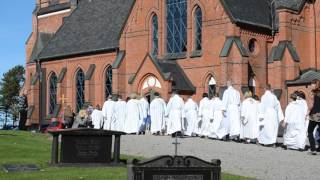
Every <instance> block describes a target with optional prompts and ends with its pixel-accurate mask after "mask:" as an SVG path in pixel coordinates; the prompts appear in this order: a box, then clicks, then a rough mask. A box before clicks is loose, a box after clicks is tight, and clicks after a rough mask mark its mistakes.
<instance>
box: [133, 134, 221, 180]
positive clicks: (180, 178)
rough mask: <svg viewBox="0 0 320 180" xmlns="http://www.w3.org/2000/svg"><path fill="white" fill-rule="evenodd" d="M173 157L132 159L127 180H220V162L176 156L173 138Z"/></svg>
mask: <svg viewBox="0 0 320 180" xmlns="http://www.w3.org/2000/svg"><path fill="white" fill-rule="evenodd" d="M172 144H174V145H175V155H174V156H169V155H166V156H158V157H155V158H152V159H150V160H146V161H142V162H140V161H139V160H137V159H134V160H133V161H132V162H131V163H130V164H129V165H128V180H220V179H221V167H220V165H221V161H220V160H218V159H216V160H212V161H211V162H207V161H204V160H201V159H199V158H197V157H194V156H178V145H179V144H180V143H179V142H178V138H177V136H176V137H175V142H173V143H172Z"/></svg>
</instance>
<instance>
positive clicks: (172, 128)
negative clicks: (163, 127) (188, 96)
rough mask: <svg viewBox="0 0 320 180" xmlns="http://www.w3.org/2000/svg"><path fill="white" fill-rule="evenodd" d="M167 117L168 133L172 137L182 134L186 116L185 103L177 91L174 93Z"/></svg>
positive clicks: (169, 103)
mask: <svg viewBox="0 0 320 180" xmlns="http://www.w3.org/2000/svg"><path fill="white" fill-rule="evenodd" d="M166 116H167V117H168V124H167V126H168V127H167V133H168V134H171V135H172V136H176V135H177V133H181V131H182V130H183V126H182V123H183V119H184V117H185V114H184V102H183V99H182V98H181V97H180V96H179V95H178V93H177V92H176V91H174V92H173V93H172V96H171V98H170V100H169V102H168V104H167V108H166Z"/></svg>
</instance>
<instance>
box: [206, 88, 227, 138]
mask: <svg viewBox="0 0 320 180" xmlns="http://www.w3.org/2000/svg"><path fill="white" fill-rule="evenodd" d="M211 103H212V108H213V123H212V128H211V129H210V130H211V132H210V135H209V137H210V138H219V139H220V138H221V137H219V136H218V134H217V133H218V130H219V128H220V125H221V122H222V120H223V111H224V110H225V109H224V106H223V103H222V101H221V100H220V98H219V94H218V93H216V94H215V97H213V99H212V100H211Z"/></svg>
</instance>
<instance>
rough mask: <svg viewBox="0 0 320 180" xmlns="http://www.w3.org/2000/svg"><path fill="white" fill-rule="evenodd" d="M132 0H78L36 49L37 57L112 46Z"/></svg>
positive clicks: (52, 57) (116, 43) (96, 50)
mask: <svg viewBox="0 0 320 180" xmlns="http://www.w3.org/2000/svg"><path fill="white" fill-rule="evenodd" d="M134 2H135V0H107V1H106V0H81V1H80V2H79V4H78V6H77V8H76V9H75V10H74V11H73V12H72V14H71V15H70V16H69V17H68V18H66V19H65V21H64V23H63V25H62V26H61V27H60V29H59V30H58V31H57V33H56V35H55V36H54V37H53V38H52V40H51V41H50V43H49V44H48V46H47V47H46V48H45V49H44V50H43V51H42V52H41V53H40V59H41V60H49V59H54V58H62V57H66V56H75V55H82V54H88V53H95V52H106V51H110V50H114V49H116V48H118V46H119V38H120V35H121V32H122V29H123V27H124V25H125V23H126V21H127V18H128V16H129V14H130V12H131V9H132V7H133V5H134Z"/></svg>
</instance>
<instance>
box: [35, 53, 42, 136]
mask: <svg viewBox="0 0 320 180" xmlns="http://www.w3.org/2000/svg"><path fill="white" fill-rule="evenodd" d="M36 61H37V71H38V73H39V74H38V76H39V131H41V127H42V70H41V62H40V60H39V59H37V60H36Z"/></svg>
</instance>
